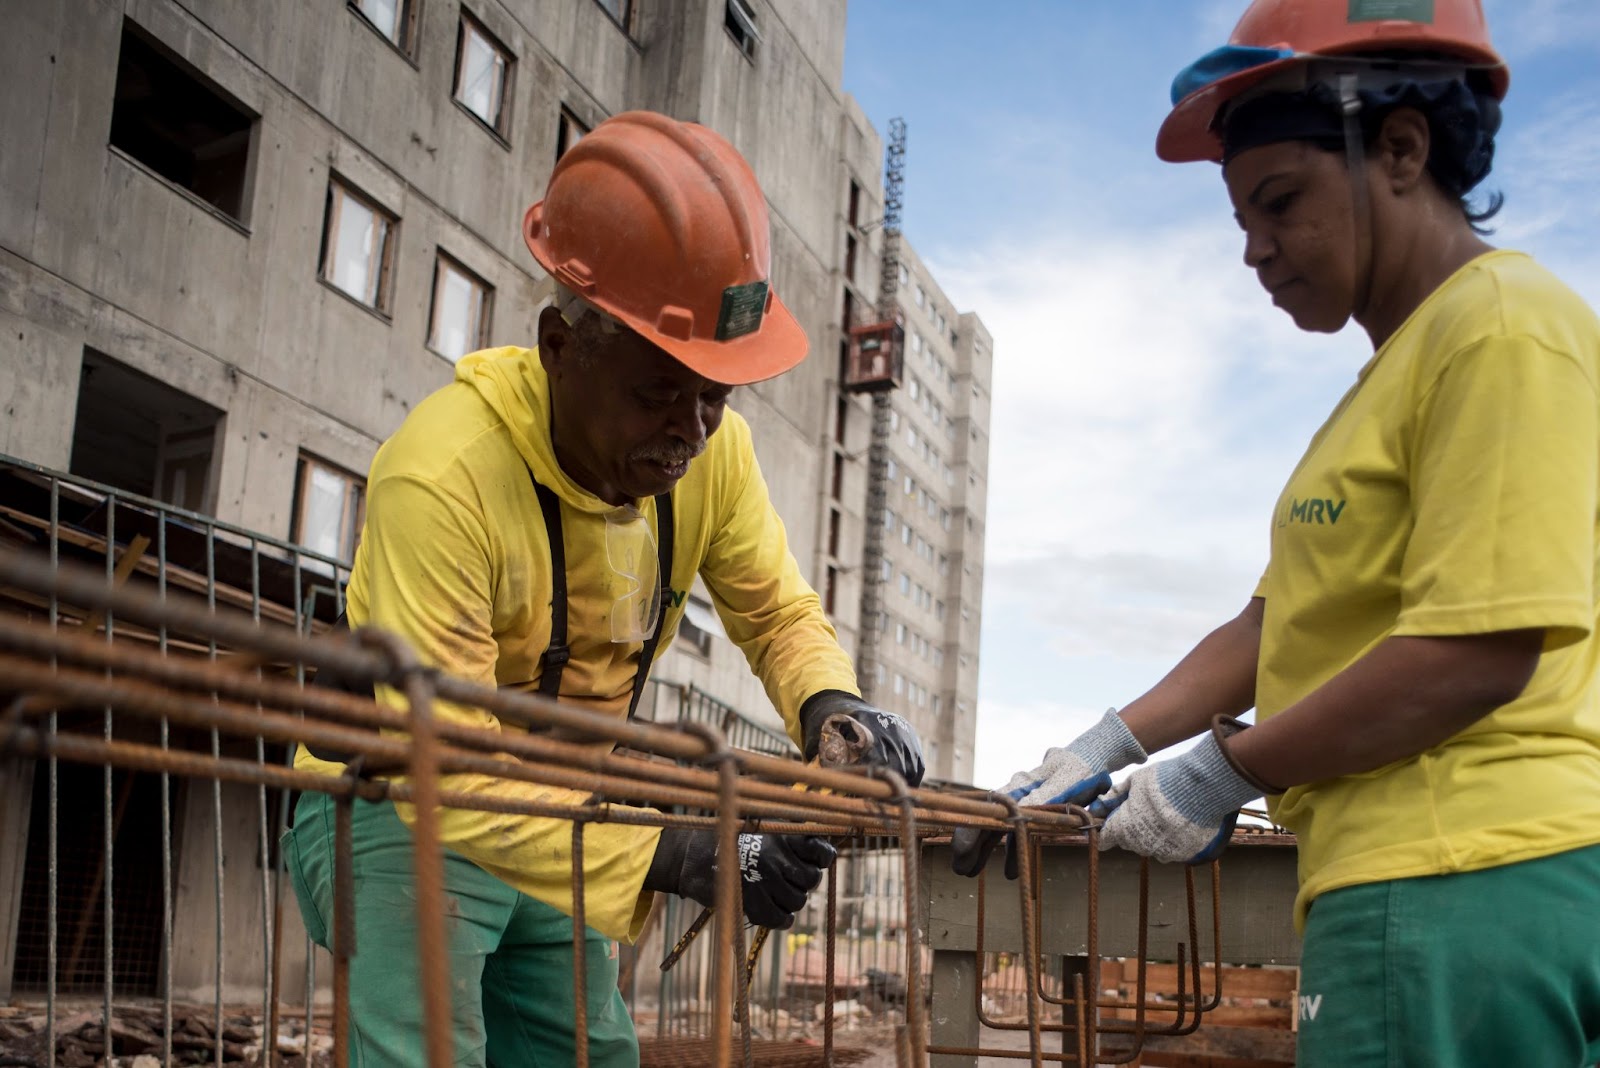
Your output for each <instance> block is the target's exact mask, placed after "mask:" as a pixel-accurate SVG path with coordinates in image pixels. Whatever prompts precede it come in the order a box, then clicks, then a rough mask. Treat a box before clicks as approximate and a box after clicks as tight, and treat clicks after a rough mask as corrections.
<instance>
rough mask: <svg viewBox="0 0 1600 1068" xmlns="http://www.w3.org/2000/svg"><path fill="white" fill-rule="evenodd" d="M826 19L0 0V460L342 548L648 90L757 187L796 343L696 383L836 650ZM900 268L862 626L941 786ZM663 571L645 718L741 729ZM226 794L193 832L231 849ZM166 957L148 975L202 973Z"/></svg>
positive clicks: (935, 601)
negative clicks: (737, 427) (742, 164)
mask: <svg viewBox="0 0 1600 1068" xmlns="http://www.w3.org/2000/svg"><path fill="white" fill-rule="evenodd" d="M844 34H845V0H814V2H809V0H808V2H806V3H794V4H791V3H769V2H767V0H349V2H348V3H344V4H329V3H327V2H326V0H274V2H273V3H260V4H238V3H233V2H229V0H182V2H180V0H16V2H14V3H11V4H8V5H6V9H5V12H4V14H0V86H3V87H4V89H5V92H4V93H3V94H0V145H4V146H5V149H4V151H0V415H3V418H0V456H9V457H14V458H16V459H19V460H22V461H26V462H27V463H29V464H37V465H39V466H41V467H43V468H47V469H51V470H54V471H61V472H70V473H72V474H73V475H75V476H78V477H81V478H83V479H86V480H90V481H93V482H97V483H103V484H106V485H109V486H112V487H116V488H117V489H118V490H121V491H125V492H127V493H130V494H135V495H140V496H144V497H150V498H155V499H158V500H161V501H165V502H167V503H169V504H171V505H173V506H175V507H178V508H182V509H186V510H189V511H192V512H195V513H199V514H201V515H204V516H212V517H215V518H216V519H218V520H221V521H224V522H226V523H230V524H233V525H235V526H237V527H239V528H242V529H246V530H252V531H259V532H262V533H263V534H265V535H268V536H270V537H273V538H277V539H281V540H283V541H285V542H292V543H296V544H300V545H304V546H307V547H309V548H311V549H313V550H316V551H318V552H320V553H323V554H325V555H327V556H329V557H335V558H340V559H345V560H348V559H349V557H350V554H351V553H352V552H353V549H354V546H355V543H356V539H357V537H358V536H359V532H360V526H361V515H362V500H363V489H364V474H365V472H366V470H367V466H368V464H369V462H370V460H371V458H372V455H373V453H374V451H375V450H376V448H377V446H378V445H379V444H380V443H381V442H382V441H383V440H384V438H385V437H387V436H388V435H389V434H390V433H392V432H393V431H394V430H395V428H396V427H398V426H399V424H400V422H401V421H402V420H403V419H404V418H405V416H406V414H407V413H408V412H409V410H410V409H411V407H412V406H413V405H415V404H416V403H417V402H418V401H419V400H421V399H422V398H423V397H425V396H426V395H427V394H428V393H430V392H432V391H433V390H435V389H437V388H439V387H440V386H442V385H444V384H445V383H447V382H448V381H450V379H451V376H452V374H453V363H454V360H455V359H456V358H457V357H459V356H460V355H461V354H463V353H465V352H468V351H471V350H473V349H475V348H479V347H483V346H487V345H497V344H530V343H531V340H532V338H533V336H534V323H535V319H536V317H537V313H538V311H539V307H538V305H537V303H536V294H537V293H538V292H539V290H540V285H541V282H542V276H541V273H540V272H539V271H538V269H537V267H536V265H535V264H534V262H533V261H532V259H531V257H530V256H529V255H528V253H527V251H526V249H525V248H524V246H523V243H522V237H521V233H520V222H521V218H522V214H523V212H524V211H525V210H526V208H527V207H528V205H529V204H530V203H532V202H533V201H534V200H535V199H537V198H538V197H539V196H540V195H541V194H542V191H543V189H544V186H545V183H546V181H547V180H548V178H549V175H550V171H551V168H552V167H553V166H554V164H555V162H556V160H557V158H558V157H559V155H560V153H561V152H563V151H564V150H565V149H566V148H567V147H568V146H570V145H571V144H572V143H574V142H575V141H576V140H577V139H578V138H580V137H582V136H583V134H584V133H585V132H586V131H587V130H588V129H590V128H592V127H593V126H594V125H595V124H596V123H598V122H600V121H601V120H602V119H604V118H605V117H606V116H608V115H611V114H615V113H618V112H621V111H624V110H628V109H631V108H650V109H654V110H658V111H662V112H666V113H668V114H671V115H674V116H676V117H678V118H682V119H689V120H693V121H697V122H700V123H703V124H705V125H708V126H710V127H712V128H713V129H716V130H717V131H719V132H721V133H722V134H724V135H725V136H727V137H728V138H729V139H730V140H731V141H732V142H733V143H734V144H735V146H737V147H738V149H739V150H740V151H741V152H742V153H744V155H745V156H746V158H748V159H749V160H750V162H751V164H752V166H753V168H754V170H755V172H756V174H757V177H758V178H759V180H760V182H761V185H762V188H763V189H764V190H765V192H766V194H767V197H768V200H769V203H770V206H771V215H772V225H773V257H774V262H773V284H774V287H775V288H776V289H777V291H778V292H779V293H781V294H782V295H783V298H784V300H785V302H786V303H787V304H788V306H789V307H790V308H791V309H792V310H793V311H794V313H795V315H796V316H797V318H798V319H799V321H800V322H801V324H802V325H803V326H804V327H805V329H806V331H807V334H808V336H810V337H811V338H812V341H813V349H812V356H811V358H810V359H808V360H806V361H805V362H804V363H803V364H801V365H800V367H798V368H797V369H796V370H794V371H792V372H790V373H789V374H787V375H784V376H783V377H781V378H779V379H776V380H774V381H771V382H766V383H761V384H758V385H755V386H750V387H746V388H741V389H740V390H739V391H738V392H737V394H736V395H735V398H734V401H733V405H734V407H736V408H737V409H738V410H739V411H740V412H741V413H742V414H743V415H744V416H745V417H746V418H747V419H748V420H749V422H750V424H751V426H752V428H753V432H754V437H755V441H756V450H757V453H758V456H759V458H760V460H761V462H762V465H763V469H764V471H765V473H766V477H767V481H768V484H769V487H770V490H771V494H772V499H773V502H774V504H775V506H776V507H777V509H778V511H779V512H780V514H781V515H782V516H783V517H784V519H785V522H786V524H787V527H788V533H789V539H790V544H791V548H792V549H793V551H794V553H795V556H796V558H797V559H798V560H799V561H800V564H801V567H802V570H803V571H805V573H806V574H807V576H808V577H809V578H810V579H811V580H812V581H813V583H814V584H815V585H816V586H817V588H818V590H819V591H820V592H821V593H822V595H823V597H824V599H825V602H826V605H827V608H828V610H829V612H830V614H831V615H832V617H833V619H834V620H835V622H836V625H837V626H838V628H839V631H840V636H841V640H842V641H843V643H844V644H845V647H846V648H847V649H854V647H855V644H856V642H857V640H858V638H859V633H860V631H859V628H860V625H861V621H860V619H859V615H860V612H859V606H860V599H861V583H862V581H863V579H864V577H863V576H862V575H861V574H860V568H859V559H860V553H861V545H862V539H863V533H864V523H865V522H866V518H865V503H864V501H865V486H866V470H865V466H866V465H865V455H866V452H867V443H868V434H869V427H868V421H869V418H870V417H869V415H868V407H869V406H868V405H867V404H866V403H865V402H864V401H863V400H862V399H860V398H856V397H851V396H848V395H845V394H843V393H841V391H840V388H839V382H840V377H841V371H840V361H839V359H837V358H836V353H835V346H836V341H837V339H840V338H841V337H842V336H843V331H844V330H845V329H846V328H847V327H848V325H849V324H850V322H851V319H852V315H853V314H854V312H853V307H852V305H853V304H855V305H859V306H863V307H864V306H870V304H871V303H872V302H873V301H874V300H875V299H876V296H877V293H876V290H877V282H876V279H877V276H878V259H877V257H878V251H877V249H878V245H879V242H878V240H877V235H876V234H875V233H874V231H873V229H872V223H873V221H874V220H876V219H878V218H879V216H880V214H881V199H882V192H881V186H882V183H881V179H880V176H879V170H880V166H881V155H882V143H881V140H880V138H879V135H878V133H877V132H876V131H875V130H873V128H872V126H871V124H870V123H868V122H867V120H866V118H865V116H864V115H863V113H862V112H861V110H860V108H859V107H858V105H857V104H856V103H855V101H854V100H852V99H851V98H850V97H849V96H847V95H846V94H845V93H844V92H843V91H842V88H841V79H842V69H843V56H844ZM906 269H907V271H908V272H909V277H910V278H912V279H914V283H912V284H913V285H916V286H921V287H922V290H921V291H923V292H925V293H926V294H929V295H930V297H931V301H932V303H930V305H929V306H928V308H926V309H925V308H924V307H921V306H918V305H915V304H913V303H909V302H908V303H907V304H906V318H907V322H908V324H920V325H918V326H917V327H916V328H917V329H918V330H919V331H920V334H921V337H922V338H923V344H924V345H925V346H926V351H927V352H928V353H930V355H929V356H928V358H927V359H928V362H927V363H926V364H924V363H923V362H922V357H920V356H919V354H918V353H915V352H913V353H910V354H909V362H908V370H909V371H910V372H911V374H912V376H913V377H912V378H911V379H910V380H909V381H910V382H911V383H913V384H912V385H910V386H909V387H908V389H907V390H905V391H903V392H902V393H901V394H900V395H898V396H897V397H896V399H895V402H894V403H895V410H896V412H897V413H898V416H899V418H900V420H901V430H900V434H901V437H902V439H903V441H904V443H903V444H897V445H896V447H895V448H896V453H895V455H896V463H897V465H900V467H902V468H903V470H904V475H905V476H906V477H908V478H909V477H914V478H915V480H916V483H915V485H916V491H917V492H914V493H912V494H909V495H907V496H906V497H905V499H904V501H903V502H899V503H897V504H896V505H895V510H896V511H897V512H898V513H899V514H900V516H901V517H902V519H903V521H904V522H906V523H907V524H908V525H907V526H906V527H905V528H904V529H906V530H909V531H912V533H911V535H910V536H909V540H905V541H904V542H901V541H898V540H896V541H894V542H893V544H894V545H895V546H896V548H895V551H894V554H893V555H894V561H893V564H892V566H893V568H894V569H895V570H894V575H893V581H896V582H900V581H902V578H901V576H905V578H904V580H903V581H905V582H909V583H912V584H913V585H912V586H911V587H909V588H911V589H913V590H915V591H922V592H918V593H916V594H915V595H908V596H907V599H906V600H905V601H904V604H903V605H902V604H898V603H897V605H896V610H895V612H894V614H893V615H894V618H893V619H888V618H886V619H883V620H879V621H878V622H877V624H876V625H878V626H880V627H890V628H896V627H898V626H900V625H901V624H904V625H905V627H906V628H907V629H906V633H907V635H908V639H907V644H904V645H903V646H902V645H900V644H897V643H895V642H890V643H885V645H884V647H885V648H886V649H889V650H892V651H893V656H895V657H899V658H901V659H897V660H896V661H895V664H894V666H893V671H892V675H891V676H890V677H889V679H890V681H889V683H888V684H887V685H886V686H885V687H882V688H880V690H881V692H883V693H885V694H890V695H892V700H891V701H890V703H891V705H892V707H895V708H897V710H900V711H903V712H905V713H906V714H907V715H909V716H911V717H912V719H913V720H914V721H915V722H916V724H917V726H918V728H919V730H920V731H921V732H922V733H923V735H924V737H925V738H927V739H928V742H929V750H930V752H929V756H930V768H931V770H932V773H933V774H935V775H936V776H938V777H940V778H946V779H963V778H966V777H970V771H971V751H972V714H973V705H974V694H975V686H976V677H977V635H978V609H979V596H978V591H979V589H980V588H981V579H982V544H983V495H984V486H985V481H984V463H985V462H986V458H987V425H988V382H989V367H990V360H991V351H990V342H989V339H988V336H987V334H986V333H984V331H983V328H982V325H981V323H979V322H978V320H977V319H976V317H975V316H971V315H960V316H958V315H957V314H956V313H955V312H954V310H953V309H952V308H951V305H950V303H949V301H948V300H946V299H945V298H944V297H943V295H942V294H940V293H939V291H938V288H937V286H935V285H934V284H933V282H932V280H931V278H929V277H928V275H927V272H926V271H925V270H924V269H923V268H922V266H921V264H920V263H918V262H917V261H916V260H915V258H914V257H908V258H907V261H906ZM916 291H917V290H915V289H913V288H912V286H911V285H908V286H902V288H901V295H902V298H904V299H906V300H907V301H909V299H910V295H911V294H912V293H913V292H916ZM934 305H937V314H934V312H933V310H932V309H933V307H934ZM930 315H932V316H933V317H932V318H930ZM908 334H909V332H908ZM912 431H914V432H915V434H916V435H917V437H915V438H912V437H910V436H909V434H910V433H911V432H912ZM924 490H925V491H926V493H927V496H926V497H924V496H923V493H922V491H924ZM900 529H901V528H899V527H897V528H896V535H895V537H896V538H900V537H902V535H900V534H899V533H898V531H899V530H900ZM902 550H903V551H902ZM852 561H854V562H855V563H852ZM692 596H693V597H694V598H695V599H694V600H693V601H691V612H690V616H689V619H688V620H687V621H686V625H685V626H684V627H683V628H682V632H681V633H680V636H679V639H678V641H677V642H676V643H675V646H674V648H673V649H671V650H668V651H666V652H665V653H664V655H663V656H662V658H661V660H660V661H659V662H658V667H657V669H656V672H655V676H656V678H658V679H659V680H661V683H662V685H659V686H657V687H656V692H657V699H656V702H655V704H656V707H655V709H654V711H655V713H656V714H657V715H658V716H663V715H666V714H669V710H668V709H666V708H665V707H663V702H665V703H667V704H670V702H671V700H672V697H671V694H672V693H674V692H675V686H676V692H686V690H687V688H690V687H692V688H693V689H694V690H695V691H696V692H697V693H702V694H709V695H711V696H712V697H713V698H714V699H715V700H716V701H719V702H721V703H722V705H724V706H726V707H728V708H730V709H734V710H737V711H738V712H739V713H740V714H741V715H743V716H745V717H746V718H749V719H753V720H757V721H760V722H765V723H767V724H768V725H770V726H771V727H773V728H774V729H776V728H777V727H778V723H777V717H776V715H775V714H774V713H773V712H772V710H771V708H770V706H769V705H768V704H767V701H766V698H765V695H764V694H763V693H762V691H761V688H760V686H759V684H757V683H756V681H755V680H754V679H753V678H752V677H751V675H750V673H749V668H748V665H747V664H746V663H745V660H744V657H743V655H742V654H741V653H740V652H739V650H737V649H736V648H735V647H734V646H733V645H732V644H731V643H730V642H728V641H727V640H726V638H725V637H723V636H721V634H720V633H719V631H720V628H719V626H718V624H717V621H716V619H715V613H714V612H713V611H711V609H710V603H709V598H708V597H707V596H706V594H705V591H704V590H703V589H700V590H697V591H695V592H694V594H692ZM891 633H892V635H893V636H898V630H894V631H892V632H891ZM900 679H903V680H904V682H903V683H901V684H900V685H899V686H896V685H895V680H900ZM895 689H899V691H900V692H899V693H898V694H895V692H894V690H895ZM18 781H20V780H17V779H16V778H15V777H13V779H12V786H11V788H12V789H13V790H14V791H16V790H20V791H21V793H20V794H19V795H18V796H17V798H16V800H19V801H25V800H26V797H27V791H28V788H27V787H25V786H24V787H18V786H16V783H17V782H18ZM217 810H218V811H225V810H224V809H223V808H222V806H220V805H219V806H217ZM14 811H15V810H14ZM211 812H212V806H210V805H209V804H199V803H197V804H195V805H194V806H192V807H191V808H190V809H189V810H186V812H185V813H182V814H180V815H179V817H178V818H179V819H180V820H188V821H189V824H188V825H187V826H185V827H181V828H179V829H177V831H176V834H178V835H180V836H184V837H196V838H199V839H201V840H205V839H209V838H210V836H211V835H212V834H213V829H212V828H210V827H208V826H206V824H207V821H210V820H212V816H211ZM224 819H226V820H228V821H230V823H231V822H233V821H234V817H233V816H232V815H228V814H226V812H225V815H224ZM253 819H254V814H253V812H251V811H248V810H244V811H242V812H241V813H240V814H239V815H238V821H237V822H238V828H232V827H230V829H229V831H228V833H227V834H226V835H223V836H219V838H218V840H219V841H221V840H222V838H223V837H226V838H227V840H228V841H229V842H232V841H233V840H234V835H233V830H235V829H237V830H239V832H240V833H239V835H238V840H239V841H241V842H242V843H248V842H251V841H253V836H254V830H253V824H252V820H253ZM8 848H9V849H11V850H12V851H13V852H15V851H16V850H19V849H21V848H22V847H21V846H20V845H18V844H17V843H16V842H15V841H13V842H11V843H10V844H9V845H7V844H0V868H5V867H7V866H8V865H9V864H10V861H11V859H12V857H11V854H10V853H7V852H5V850H6V849H8ZM219 868H220V865H219ZM11 870H13V871H16V870H18V866H15V865H13V866H11ZM240 878H241V880H242V881H241V883H240V888H239V893H240V894H241V895H248V894H249V893H251V892H252V890H251V886H252V883H251V881H250V878H249V877H248V876H247V875H241V876H240ZM4 889H5V888H4V887H3V886H0V890H4ZM19 892H20V891H19ZM230 892H231V891H230ZM7 905H8V903H7V902H5V901H0V908H5V907H7ZM291 911H292V910H291ZM6 917H7V912H6V911H0V919H6ZM9 922H10V923H11V924H12V928H11V929H12V931H13V932H14V930H15V926H14V925H15V922H16V908H15V906H14V900H13V902H12V903H11V906H10V907H9ZM5 933H6V932H5V926H4V925H3V924H0V936H4V935H5ZM7 941H8V939H7V938H6V937H0V980H6V979H7V976H8V975H9V972H8V970H7V968H8V966H9V963H10V962H9V961H8V960H7V959H6V957H7V956H8V955H7V954H6V953H4V952H3V950H4V949H5V945H6V943H7ZM219 960H220V957H219ZM180 963H181V962H176V961H174V962H171V964H172V969H173V971H174V972H176V973H177V975H178V978H177V981H178V982H179V984H180V989H181V988H185V987H192V988H194V989H199V988H201V987H202V986H205V985H207V984H208V983H210V982H213V981H215V979H216V978H217V976H216V969H218V968H220V967H221V964H220V963H217V964H213V963H212V962H210V961H208V960H198V959H197V960H195V961H192V962H187V963H182V964H181V966H180ZM7 985H8V983H7V982H6V981H0V989H3V988H5V987H6V986H7ZM224 985H225V984H224Z"/></svg>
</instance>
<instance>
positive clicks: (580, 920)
mask: <svg viewBox="0 0 1600 1068" xmlns="http://www.w3.org/2000/svg"><path fill="white" fill-rule="evenodd" d="M583 828H584V822H583V821H582V820H573V821H572V991H573V994H572V997H573V1000H572V1049H573V1057H574V1058H575V1059H576V1062H577V1068H589V959H588V958H589V954H588V932H587V930H586V927H587V926H588V923H587V917H586V916H585V915H584V913H585V909H584V900H583V899H584V888H585V886H586V885H587V881H586V880H585V879H584V877H583Z"/></svg>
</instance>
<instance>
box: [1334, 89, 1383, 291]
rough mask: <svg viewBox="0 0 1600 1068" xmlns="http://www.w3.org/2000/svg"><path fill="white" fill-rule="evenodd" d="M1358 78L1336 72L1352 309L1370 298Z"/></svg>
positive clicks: (1364, 153)
mask: <svg viewBox="0 0 1600 1068" xmlns="http://www.w3.org/2000/svg"><path fill="white" fill-rule="evenodd" d="M1360 83H1361V78H1360V76H1359V75H1358V74H1355V73H1345V74H1340V75H1339V108H1340V111H1341V113H1342V114H1343V116H1344V158H1345V165H1346V166H1347V167H1348V168H1349V171H1350V199H1351V212H1350V214H1351V222H1352V225H1354V226H1355V231H1356V233H1355V237H1356V246H1355V261H1356V279H1357V282H1356V293H1355V307H1354V309H1353V311H1354V312H1356V313H1359V312H1362V311H1365V310H1366V307H1367V302H1368V301H1370V300H1371V299H1372V256H1373V245H1374V243H1375V242H1374V241H1373V233H1372V197H1371V195H1370V194H1369V192H1368V190H1367V148H1366V138H1365V137H1364V136H1363V134H1362V132H1361V95H1360V91H1359V90H1360Z"/></svg>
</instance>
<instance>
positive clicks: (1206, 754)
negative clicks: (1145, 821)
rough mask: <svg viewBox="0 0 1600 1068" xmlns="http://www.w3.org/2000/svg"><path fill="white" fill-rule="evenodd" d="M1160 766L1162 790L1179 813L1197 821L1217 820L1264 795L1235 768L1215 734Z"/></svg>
mask: <svg viewBox="0 0 1600 1068" xmlns="http://www.w3.org/2000/svg"><path fill="white" fill-rule="evenodd" d="M1157 767H1158V768H1159V772H1158V778H1157V782H1158V783H1159V785H1160V788H1161V792H1162V793H1164V794H1166V796H1167V798H1168V800H1169V801H1170V802H1171V804H1172V807H1173V808H1175V809H1176V810H1177V811H1178V812H1179V814H1181V815H1182V816H1184V817H1185V818H1186V819H1189V820H1192V821H1194V822H1196V823H1204V822H1215V821H1217V820H1219V819H1221V818H1222V817H1223V816H1225V815H1227V814H1228V813H1230V812H1236V811H1238V810H1239V808H1240V807H1241V806H1243V805H1247V804H1249V803H1250V802H1251V801H1254V800H1255V799H1256V798H1258V797H1260V796H1261V791H1260V790H1259V789H1257V788H1256V786H1255V784H1254V783H1252V782H1250V781H1249V780H1247V779H1245V778H1244V777H1243V776H1242V775H1240V774H1239V773H1238V772H1237V771H1234V770H1233V764H1232V763H1231V762H1230V761H1229V760H1228V758H1227V757H1226V756H1225V755H1223V752H1222V745H1221V743H1220V742H1218V741H1217V736H1216V735H1215V734H1208V735H1206V736H1205V737H1204V738H1202V739H1201V741H1200V744H1199V745H1197V746H1195V747H1194V748H1193V749H1191V750H1189V751H1188V752H1187V753H1185V754H1184V755H1183V756H1181V757H1179V758H1178V759H1177V760H1173V761H1168V762H1167V763H1165V764H1161V765H1157Z"/></svg>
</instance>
